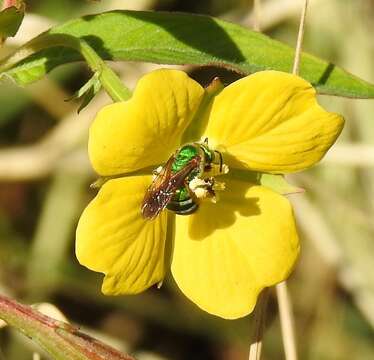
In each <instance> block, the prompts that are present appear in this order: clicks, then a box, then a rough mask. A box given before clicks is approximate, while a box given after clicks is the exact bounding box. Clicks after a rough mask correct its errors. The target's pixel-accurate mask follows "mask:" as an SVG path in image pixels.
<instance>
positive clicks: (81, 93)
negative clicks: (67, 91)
mask: <svg viewBox="0 0 374 360" xmlns="http://www.w3.org/2000/svg"><path fill="white" fill-rule="evenodd" d="M100 89H101V82H100V73H99V72H98V71H97V72H95V73H94V75H93V76H92V77H91V79H90V80H88V81H87V82H86V83H85V84H84V85H83V86H82V87H81V88H80V89H79V90H78V91H77V92H76V93H75V94H74V95H73V96H72V97H71V98H70V99H67V100H66V101H70V100H74V99H82V102H81V104H80V106H79V108H78V113H80V112H81V111H82V110H83V109H84V108H85V107H86V106H87V105H88V104H89V103H90V102H91V100H92V99H93V98H94V97H95V95H96V94H97V93H98V92H99V91H100Z"/></svg>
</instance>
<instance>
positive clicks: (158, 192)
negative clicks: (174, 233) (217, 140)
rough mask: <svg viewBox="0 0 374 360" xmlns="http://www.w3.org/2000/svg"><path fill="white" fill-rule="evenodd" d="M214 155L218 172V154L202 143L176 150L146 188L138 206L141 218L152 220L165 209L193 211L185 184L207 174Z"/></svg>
mask: <svg viewBox="0 0 374 360" xmlns="http://www.w3.org/2000/svg"><path fill="white" fill-rule="evenodd" d="M216 154H219V159H218V160H219V163H220V169H221V167H222V156H221V154H220V153H219V152H218V151H212V150H210V149H209V148H208V146H207V145H206V142H205V143H203V144H200V143H191V144H186V145H184V146H182V147H181V148H180V149H178V150H177V151H176V152H175V154H173V155H172V156H171V157H170V158H169V159H168V161H167V162H166V164H165V165H164V166H163V167H162V168H161V170H160V171H157V172H156V174H155V178H154V180H153V181H152V183H151V185H150V186H149V188H148V189H147V191H146V194H145V196H144V199H143V202H142V205H141V211H142V215H143V217H144V218H145V219H149V220H152V219H154V218H155V217H156V216H157V215H158V214H159V213H160V212H161V211H162V210H163V209H165V208H167V209H169V210H171V211H173V212H175V213H176V214H179V215H188V214H192V213H193V212H195V211H196V210H197V208H198V204H197V201H196V196H195V195H194V193H193V192H192V191H191V189H190V188H189V182H190V181H192V180H193V179H195V178H200V177H203V174H204V172H207V171H208V172H209V170H210V169H211V167H212V164H213V162H214V161H215V160H216V158H217V155H216Z"/></svg>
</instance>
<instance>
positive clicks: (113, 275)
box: [76, 176, 167, 295]
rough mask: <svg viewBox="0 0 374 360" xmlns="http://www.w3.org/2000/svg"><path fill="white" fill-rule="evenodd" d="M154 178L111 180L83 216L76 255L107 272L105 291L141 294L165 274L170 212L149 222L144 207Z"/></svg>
mask: <svg viewBox="0 0 374 360" xmlns="http://www.w3.org/2000/svg"><path fill="white" fill-rule="evenodd" d="M150 181H151V177H150V176H133V177H126V178H119V179H115V180H110V181H108V182H106V183H105V184H104V185H103V187H102V188H101V189H100V191H99V193H98V195H97V196H96V198H95V199H94V200H93V201H92V202H91V203H90V204H89V205H88V206H87V208H86V209H85V210H84V212H83V214H82V216H81V218H80V220H79V224H78V228H77V240H76V255H77V258H78V260H79V262H80V263H81V264H82V265H84V266H86V267H88V268H89V269H91V270H94V271H99V272H102V273H104V274H105V279H104V282H103V287H102V291H103V292H104V293H105V294H112V295H117V294H136V293H139V292H141V291H143V290H145V289H146V288H148V287H150V286H151V285H153V284H155V283H157V282H159V281H160V280H162V279H163V277H164V273H165V266H164V248H165V239H166V228H167V213H166V212H164V213H161V214H160V215H159V216H158V217H157V219H155V220H154V221H147V220H144V219H143V218H142V215H141V210H140V206H141V202H142V200H143V196H144V194H145V191H146V189H147V187H148V185H149V184H150Z"/></svg>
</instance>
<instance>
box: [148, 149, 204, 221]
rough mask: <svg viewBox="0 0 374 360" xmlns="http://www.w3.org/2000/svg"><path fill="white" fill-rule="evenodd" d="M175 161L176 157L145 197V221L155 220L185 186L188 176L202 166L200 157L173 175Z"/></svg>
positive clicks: (155, 180)
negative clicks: (172, 167) (172, 168)
mask: <svg viewBox="0 0 374 360" xmlns="http://www.w3.org/2000/svg"><path fill="white" fill-rule="evenodd" d="M173 161H174V155H173V156H172V157H171V158H170V159H169V160H168V161H167V163H166V164H165V166H164V167H163V168H162V170H161V172H160V173H159V174H158V175H157V176H156V178H155V179H154V180H153V182H152V184H151V185H150V186H149V188H148V190H147V192H146V194H145V196H144V199H143V203H142V214H143V217H144V218H145V219H154V218H155V217H156V216H157V215H158V214H159V213H160V211H161V210H163V209H164V208H165V207H166V205H167V204H168V203H169V201H170V200H171V199H172V197H173V195H174V194H175V192H176V191H177V190H178V189H179V188H180V187H181V186H182V185H183V184H184V181H185V178H186V177H187V176H188V174H189V173H190V172H191V171H192V170H193V169H195V168H197V167H198V166H199V165H200V157H196V158H194V159H192V160H191V161H190V162H189V163H188V164H187V165H186V166H185V167H184V168H183V169H181V170H180V171H178V172H177V173H175V174H173V173H172V172H171V165H172V163H173Z"/></svg>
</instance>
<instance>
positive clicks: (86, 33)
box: [0, 11, 374, 98]
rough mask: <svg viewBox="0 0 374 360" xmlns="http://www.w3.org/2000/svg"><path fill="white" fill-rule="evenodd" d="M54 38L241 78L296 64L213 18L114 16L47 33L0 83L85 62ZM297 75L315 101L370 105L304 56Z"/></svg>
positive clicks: (1, 68) (6, 68)
mask: <svg viewBox="0 0 374 360" xmlns="http://www.w3.org/2000/svg"><path fill="white" fill-rule="evenodd" d="M59 36H63V37H64V38H65V40H66V39H67V38H69V37H70V38H72V39H79V41H82V40H84V41H85V42H86V43H87V44H88V45H89V46H91V47H92V49H94V50H95V51H96V52H97V53H98V54H99V56H101V57H102V58H103V59H106V60H126V61H146V62H153V63H160V64H194V65H217V66H222V67H225V68H228V69H233V70H236V71H238V72H241V73H243V75H244V74H248V73H252V72H256V71H260V70H266V69H275V70H280V71H287V72H289V71H291V68H292V63H293V57H294V49H293V48H291V47H289V46H287V45H285V44H283V43H281V42H279V41H275V40H272V39H270V38H269V37H267V36H266V35H263V34H261V33H257V32H254V31H250V30H248V29H246V28H244V27H241V26H239V25H236V24H231V23H229V22H226V21H222V20H218V19H215V18H212V17H208V16H200V15H190V14H175V13H173V14H171V13H162V12H136V11H112V12H107V13H103V14H98V15H90V16H85V17H83V18H80V19H76V20H72V21H69V22H67V23H66V24H63V25H60V26H57V27H54V28H52V29H51V30H50V31H49V32H47V33H44V34H42V35H40V36H39V37H38V38H36V39H34V40H32V41H31V42H30V43H29V44H26V45H25V46H24V47H23V48H21V49H20V50H19V51H18V52H16V53H15V54H13V56H11V57H10V58H8V59H6V60H4V61H3V62H2V63H0V75H1V74H8V75H10V76H11V77H12V78H13V79H14V80H15V81H16V82H17V83H19V84H21V85H24V84H27V83H29V82H31V81H35V80H37V79H39V78H41V77H43V76H44V75H45V74H46V73H47V72H48V71H50V70H52V69H53V68H54V67H56V66H58V65H61V64H65V63H67V62H71V61H77V60H82V56H81V55H80V54H79V52H77V51H76V50H72V49H67V48H64V43H63V41H57V40H59ZM300 75H301V76H302V77H303V78H305V79H307V80H308V81H310V82H311V83H312V84H313V85H314V86H316V88H317V90H318V92H319V93H323V94H330V95H338V96H346V97H353V98H374V85H371V84H369V83H367V82H365V81H364V80H361V79H359V78H358V77H356V76H354V75H351V74H349V73H348V72H346V71H344V70H343V69H341V68H339V67H337V66H335V65H333V64H331V63H329V62H326V61H324V60H321V59H318V58H316V57H314V56H312V55H309V54H306V53H304V54H303V56H302V61H301V71H300Z"/></svg>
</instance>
